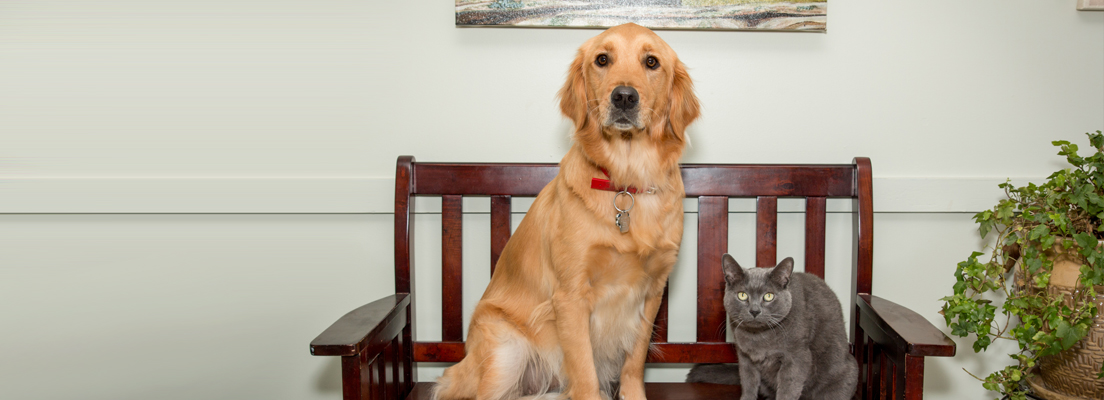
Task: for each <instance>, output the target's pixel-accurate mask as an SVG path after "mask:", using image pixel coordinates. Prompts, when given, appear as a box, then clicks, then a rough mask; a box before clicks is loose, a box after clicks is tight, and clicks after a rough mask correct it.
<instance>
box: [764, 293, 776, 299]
mask: <svg viewBox="0 0 1104 400" xmlns="http://www.w3.org/2000/svg"><path fill="white" fill-rule="evenodd" d="M773 300H774V293H767V294H764V295H763V301H773Z"/></svg>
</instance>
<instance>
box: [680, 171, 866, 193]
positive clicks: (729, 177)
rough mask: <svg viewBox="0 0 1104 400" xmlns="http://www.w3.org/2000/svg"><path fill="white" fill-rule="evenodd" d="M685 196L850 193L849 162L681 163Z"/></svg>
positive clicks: (850, 174) (850, 176) (850, 173)
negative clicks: (798, 163) (837, 163)
mask: <svg viewBox="0 0 1104 400" xmlns="http://www.w3.org/2000/svg"><path fill="white" fill-rule="evenodd" d="M681 167H682V180H683V184H684V186H685V187H686V196H687V197H697V196H729V197H755V196H776V197H804V196H820V197H851V193H852V175H853V173H852V166H851V165H846V164H845V165H811V164H806V165H783V164H761V165H751V164H683V165H682V166H681Z"/></svg>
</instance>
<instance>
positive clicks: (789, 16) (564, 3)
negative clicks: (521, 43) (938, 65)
mask: <svg viewBox="0 0 1104 400" xmlns="http://www.w3.org/2000/svg"><path fill="white" fill-rule="evenodd" d="M455 1H456V25H457V26H498V27H561V28H608V27H611V26H615V25H620V24H623V23H626V22H635V23H637V24H639V25H642V26H646V27H648V28H652V29H720V30H761V31H806V32H826V31H827V22H828V21H827V19H828V1H827V0H455Z"/></svg>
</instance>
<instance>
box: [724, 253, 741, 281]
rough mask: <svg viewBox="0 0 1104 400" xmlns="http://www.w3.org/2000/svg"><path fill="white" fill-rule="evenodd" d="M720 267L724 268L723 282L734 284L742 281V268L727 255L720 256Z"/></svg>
mask: <svg viewBox="0 0 1104 400" xmlns="http://www.w3.org/2000/svg"><path fill="white" fill-rule="evenodd" d="M721 267H722V268H724V274H725V282H728V283H736V282H740V281H742V280H744V268H743V267H741V266H740V263H738V262H736V259H735V258H732V256H730V255H728V253H725V255H723V256H721Z"/></svg>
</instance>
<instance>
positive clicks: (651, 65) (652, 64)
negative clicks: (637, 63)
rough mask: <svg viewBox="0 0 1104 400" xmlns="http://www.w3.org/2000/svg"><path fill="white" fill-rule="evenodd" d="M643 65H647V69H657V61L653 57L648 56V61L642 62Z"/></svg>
mask: <svg viewBox="0 0 1104 400" xmlns="http://www.w3.org/2000/svg"><path fill="white" fill-rule="evenodd" d="M644 65H647V66H648V68H651V69H656V68H659V60H658V59H656V58H655V57H652V56H648V59H647V60H644Z"/></svg>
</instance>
